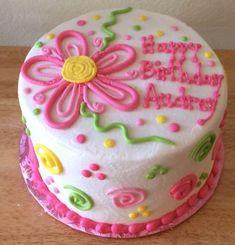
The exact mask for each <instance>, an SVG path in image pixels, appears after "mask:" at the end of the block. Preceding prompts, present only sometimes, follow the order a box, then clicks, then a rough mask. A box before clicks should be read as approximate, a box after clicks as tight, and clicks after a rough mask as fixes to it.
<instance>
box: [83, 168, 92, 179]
mask: <svg viewBox="0 0 235 245" xmlns="http://www.w3.org/2000/svg"><path fill="white" fill-rule="evenodd" d="M81 174H82V175H83V176H84V177H86V178H89V177H91V175H92V173H91V171H89V170H87V169H83V170H82V171H81Z"/></svg>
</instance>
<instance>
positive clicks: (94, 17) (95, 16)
mask: <svg viewBox="0 0 235 245" xmlns="http://www.w3.org/2000/svg"><path fill="white" fill-rule="evenodd" d="M100 18H101V16H100V15H94V16H92V19H93V20H99V19H100Z"/></svg>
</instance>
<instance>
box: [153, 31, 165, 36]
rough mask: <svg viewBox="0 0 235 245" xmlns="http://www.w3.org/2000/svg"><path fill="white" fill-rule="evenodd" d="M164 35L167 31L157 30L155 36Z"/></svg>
mask: <svg viewBox="0 0 235 245" xmlns="http://www.w3.org/2000/svg"><path fill="white" fill-rule="evenodd" d="M164 35H165V32H163V31H157V32H155V36H156V37H162V36H164Z"/></svg>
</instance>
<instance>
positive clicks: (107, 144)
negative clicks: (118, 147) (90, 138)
mask: <svg viewBox="0 0 235 245" xmlns="http://www.w3.org/2000/svg"><path fill="white" fill-rule="evenodd" d="M114 145H115V141H114V140H113V139H106V140H105V141H104V147H105V148H112V147H114Z"/></svg>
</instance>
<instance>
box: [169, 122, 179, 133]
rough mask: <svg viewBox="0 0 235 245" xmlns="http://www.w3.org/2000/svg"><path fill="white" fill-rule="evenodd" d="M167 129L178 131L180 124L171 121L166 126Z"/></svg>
mask: <svg viewBox="0 0 235 245" xmlns="http://www.w3.org/2000/svg"><path fill="white" fill-rule="evenodd" d="M168 129H169V130H170V131H171V132H178V131H179V130H180V125H179V124H178V123H171V124H170V125H169V126H168Z"/></svg>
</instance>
